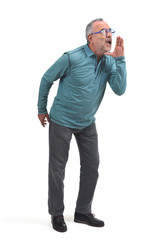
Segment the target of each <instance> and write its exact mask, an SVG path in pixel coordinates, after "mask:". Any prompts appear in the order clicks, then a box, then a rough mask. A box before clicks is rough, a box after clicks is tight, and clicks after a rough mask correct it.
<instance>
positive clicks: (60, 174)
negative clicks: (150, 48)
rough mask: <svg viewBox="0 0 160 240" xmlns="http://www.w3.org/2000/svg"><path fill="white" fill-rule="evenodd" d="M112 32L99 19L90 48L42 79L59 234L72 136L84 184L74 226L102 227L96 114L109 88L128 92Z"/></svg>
mask: <svg viewBox="0 0 160 240" xmlns="http://www.w3.org/2000/svg"><path fill="white" fill-rule="evenodd" d="M113 34H114V30H113V29H111V28H110V26H109V25H108V24H107V23H106V22H104V21H103V19H101V18H99V19H95V20H93V21H92V22H90V23H89V24H88V25H87V27H86V38H87V44H86V45H84V46H81V47H79V48H77V49H75V50H73V51H69V52H66V53H64V54H63V55H62V56H61V57H60V58H59V59H58V60H57V61H56V62H55V63H54V64H53V65H52V66H51V67H50V68H49V69H48V70H47V72H46V73H45V74H44V75H43V77H42V80H41V84H40V89H39V99H38V118H39V120H40V122H41V124H42V126H43V127H45V125H46V123H47V121H48V122H49V196H48V207H49V214H50V215H51V222H52V226H53V228H54V229H55V230H57V231H60V232H65V231H66V230H67V226H66V223H65V221H64V217H63V212H64V202H63V197H64V185H63V181H64V176H65V166H66V162H67V160H68V152H69V146H70V141H71V138H72V135H73V134H74V136H75V138H76V141H77V145H78V148H79V152H80V164H81V169H80V185H79V194H78V198H77V202H76V209H75V215H74V221H75V222H78V223H84V224H88V225H90V226H95V227H103V226H104V222H103V221H101V220H99V219H97V218H95V216H94V215H93V214H92V209H91V206H92V200H93V196H94V191H95V187H96V183H97V179H98V166H99V153H98V141H97V131H96V125H95V117H94V115H95V113H96V112H97V110H98V107H99V105H100V103H101V101H102V98H103V95H104V92H105V89H106V84H107V82H108V83H109V85H110V87H111V89H112V90H113V91H114V92H115V93H116V94H118V95H122V94H123V93H124V92H125V89H126V64H125V58H124V46H123V39H122V38H121V37H117V42H116V46H115V49H114V51H113V52H112V53H110V52H109V51H110V50H111V45H112V35H113ZM57 79H60V82H59V88H58V92H57V96H56V97H55V99H54V102H53V105H52V107H51V110H50V115H48V113H47V98H48V93H49V90H50V88H51V86H52V84H53V82H54V81H56V80H57Z"/></svg>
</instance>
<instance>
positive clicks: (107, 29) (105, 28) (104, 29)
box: [101, 28, 111, 31]
mask: <svg viewBox="0 0 160 240" xmlns="http://www.w3.org/2000/svg"><path fill="white" fill-rule="evenodd" d="M105 29H107V28H102V29H101V31H102V30H105ZM107 30H111V28H109V29H107Z"/></svg>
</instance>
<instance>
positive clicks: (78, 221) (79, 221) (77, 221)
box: [74, 219, 104, 227]
mask: <svg viewBox="0 0 160 240" xmlns="http://www.w3.org/2000/svg"><path fill="white" fill-rule="evenodd" d="M74 222H76V223H83V224H86V225H88V226H91V227H104V225H101V226H96V225H92V224H89V223H87V222H84V221H81V220H76V219H75V220H74Z"/></svg>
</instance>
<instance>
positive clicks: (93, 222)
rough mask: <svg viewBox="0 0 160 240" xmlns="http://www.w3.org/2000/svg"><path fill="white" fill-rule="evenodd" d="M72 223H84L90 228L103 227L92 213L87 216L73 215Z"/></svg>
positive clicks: (101, 222) (102, 223)
mask: <svg viewBox="0 0 160 240" xmlns="http://www.w3.org/2000/svg"><path fill="white" fill-rule="evenodd" d="M74 221H75V222H77V223H85V224H88V225H89V226H92V227H103V226H104V222H103V221H101V220H99V219H97V218H95V217H94V215H93V214H92V213H89V214H81V213H75V215H74Z"/></svg>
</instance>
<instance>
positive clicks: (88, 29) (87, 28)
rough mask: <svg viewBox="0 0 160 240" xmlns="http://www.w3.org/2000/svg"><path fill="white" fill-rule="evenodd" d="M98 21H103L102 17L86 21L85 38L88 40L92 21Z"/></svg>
mask: <svg viewBox="0 0 160 240" xmlns="http://www.w3.org/2000/svg"><path fill="white" fill-rule="evenodd" d="M99 21H103V18H96V19H94V20H92V21H91V22H90V23H88V25H87V27H86V39H87V42H88V35H89V34H91V33H92V26H93V23H94V22H99Z"/></svg>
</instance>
